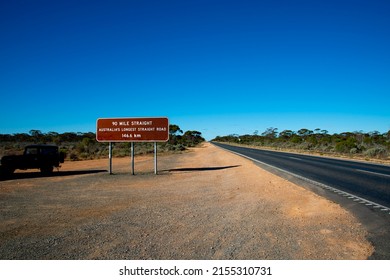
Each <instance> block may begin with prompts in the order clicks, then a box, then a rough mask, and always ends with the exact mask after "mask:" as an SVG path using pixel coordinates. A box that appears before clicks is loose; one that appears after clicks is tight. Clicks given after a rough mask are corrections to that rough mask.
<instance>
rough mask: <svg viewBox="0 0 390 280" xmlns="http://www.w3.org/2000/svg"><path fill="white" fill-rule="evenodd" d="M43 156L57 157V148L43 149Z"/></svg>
mask: <svg viewBox="0 0 390 280" xmlns="http://www.w3.org/2000/svg"><path fill="white" fill-rule="evenodd" d="M41 154H42V155H55V154H56V149H55V148H42V150H41Z"/></svg>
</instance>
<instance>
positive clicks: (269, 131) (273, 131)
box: [261, 127, 278, 139]
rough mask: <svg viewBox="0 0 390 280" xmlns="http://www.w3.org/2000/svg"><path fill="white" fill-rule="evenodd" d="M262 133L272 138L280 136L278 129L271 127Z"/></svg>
mask: <svg viewBox="0 0 390 280" xmlns="http://www.w3.org/2000/svg"><path fill="white" fill-rule="evenodd" d="M261 135H262V136H264V137H267V138H270V139H275V138H276V137H277V136H278V129H277V128H275V127H269V128H267V129H266V130H265V131H264V132H263V133H262V134H261Z"/></svg>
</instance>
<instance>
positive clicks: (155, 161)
mask: <svg viewBox="0 0 390 280" xmlns="http://www.w3.org/2000/svg"><path fill="white" fill-rule="evenodd" d="M154 174H156V175H157V143H156V142H154Z"/></svg>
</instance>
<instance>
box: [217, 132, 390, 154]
mask: <svg viewBox="0 0 390 280" xmlns="http://www.w3.org/2000/svg"><path fill="white" fill-rule="evenodd" d="M212 141H218V142H229V143H236V144H244V145H253V146H259V147H270V148H276V149H286V150H288V149H289V150H306V151H313V152H319V153H322V154H346V155H357V156H363V157H367V158H379V159H388V157H389V156H390V130H389V131H388V132H386V133H380V132H378V131H372V132H363V131H354V132H343V133H334V134H330V133H329V132H328V131H327V130H323V129H320V128H317V129H314V130H310V129H307V128H302V129H299V130H298V131H293V130H283V131H281V132H279V131H278V128H275V127H270V128H267V129H266V130H265V131H264V132H262V133H259V132H258V131H255V132H254V133H253V134H251V135H249V134H246V135H238V134H231V135H227V136H217V137H216V138H214V139H213V140H212Z"/></svg>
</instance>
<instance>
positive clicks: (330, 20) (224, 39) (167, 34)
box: [0, 0, 390, 139]
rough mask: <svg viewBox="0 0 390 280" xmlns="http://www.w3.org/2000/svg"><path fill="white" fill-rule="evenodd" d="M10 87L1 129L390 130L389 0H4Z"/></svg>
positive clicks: (2, 54)
mask: <svg viewBox="0 0 390 280" xmlns="http://www.w3.org/2000/svg"><path fill="white" fill-rule="evenodd" d="M0 96H1V107H0V133H18V132H28V131H30V130H31V129H38V130H41V131H42V132H49V131H56V132H66V131H73V132H88V131H95V129H96V128H95V126H96V119H97V118H103V117H143V116H145V117H151V116H158V117H160V116H166V117H168V118H169V119H170V122H171V123H174V124H178V125H179V126H180V127H181V128H182V129H183V130H189V129H191V130H199V131H201V132H202V133H203V135H204V136H205V137H206V138H207V139H212V138H214V137H215V136H217V135H227V134H233V133H238V134H244V133H253V132H254V131H255V130H258V131H259V132H260V133H261V132H263V131H264V130H265V129H266V128H267V127H277V128H279V131H282V130H284V129H292V130H298V129H300V128H308V129H316V128H321V129H327V130H329V131H330V132H343V131H355V130H363V131H367V132H368V131H373V130H378V131H380V132H386V131H388V130H390V1H387V0H383V1H378V0H367V1H359V0H350V1H344V0H337V1H332V0H324V1H312V0H307V1H300V0H297V1H287V0H286V1H279V0H264V1H261V0H258V1H248V0H237V1H228V0H224V1H222V0H207V1H206V0H193V1H190V0H189V1H185V0H178V1H170V0H167V1H148V0H128V1H115V0H111V1H92V0H91V1H83V0H78V1H69V0H56V1H51V0H50V1H49V0H48V1H42V0H31V1H20V0H13V1H1V3H0Z"/></svg>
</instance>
